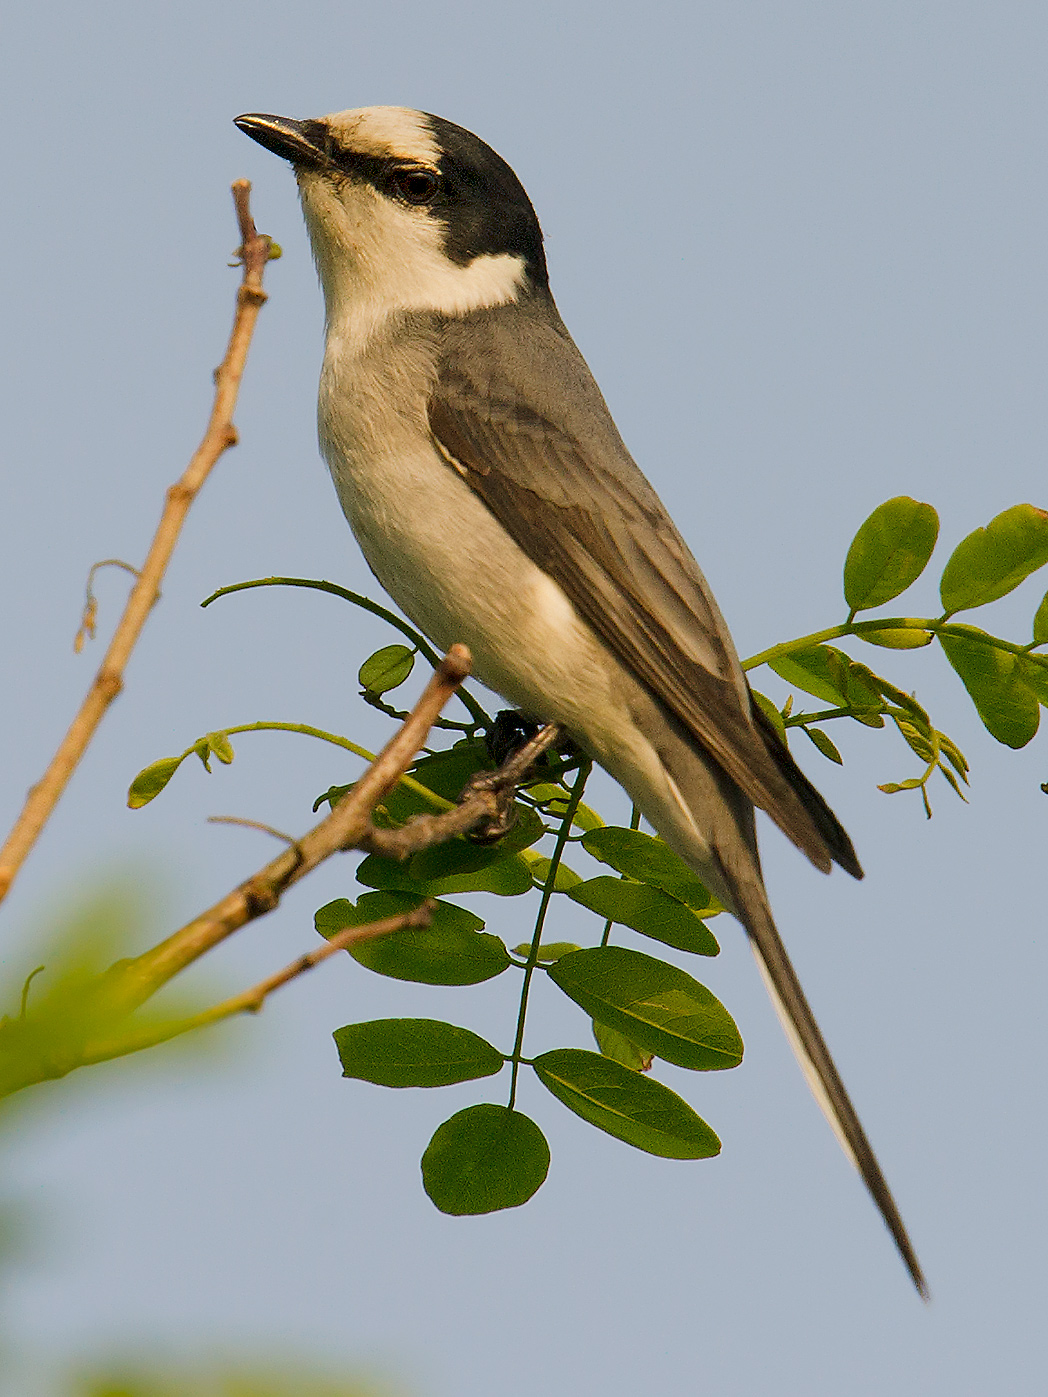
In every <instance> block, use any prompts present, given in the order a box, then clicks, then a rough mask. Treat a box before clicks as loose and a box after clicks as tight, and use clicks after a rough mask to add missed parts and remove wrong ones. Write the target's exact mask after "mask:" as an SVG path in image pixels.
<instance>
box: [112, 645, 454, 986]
mask: <svg viewBox="0 0 1048 1397" xmlns="http://www.w3.org/2000/svg"><path fill="white" fill-rule="evenodd" d="M469 668H470V654H469V651H468V650H467V649H466V647H465V646H464V645H453V646H452V647H451V649H450V650H449V651H448V653H447V654H446V655H445V656H444V659H443V660H442V661H441V663H440V665H439V667H438V668H437V670H436V671H435V672H434V674H433V676H432V677H431V679H430V681H429V683H428V684H427V685H426V687H425V689H424V690H423V692H422V695H421V697H420V698H419V701H418V703H416V705H415V707H414V708H413V709H412V711H411V714H410V716H409V717H408V719H407V720H406V722H405V723H404V724H403V725H402V726H401V727H400V728H398V730H397V731H396V733H394V735H393V737H392V738H391V739H390V740H389V742H387V743H386V745H385V747H383V749H382V751H381V752H380V753H379V754H378V757H377V758H376V759H375V761H374V762H372V764H371V766H369V767H368V769H367V771H366V772H365V773H364V775H363V776H362V777H361V778H360V780H359V781H358V782H357V783H356V785H355V786H354V787H353V788H352V790H350V791H348V792H347V793H346V794H345V795H344V796H343V797H342V799H341V800H340V801H339V802H338V804H337V805H336V806H335V808H334V809H333V810H332V811H331V813H330V814H329V815H328V816H326V818H325V819H323V820H321V822H320V823H319V824H318V825H314V827H313V828H312V829H311V830H310V831H309V832H308V834H304V835H303V836H302V838H301V839H299V840H297V841H296V843H295V844H294V846H293V847H292V848H290V849H286V850H285V851H284V852H283V853H281V854H278V855H277V857H276V858H275V859H273V860H271V861H270V862H269V863H267V864H266V866H265V867H264V868H261V869H259V871H258V872H257V873H256V874H255V875H254V876H253V877H251V878H249V879H248V880H247V881H246V882H244V883H241V884H240V886H239V887H238V888H234V889H233V891H232V892H230V893H227V894H226V896H225V897H224V898H222V899H221V900H220V901H219V902H216V903H215V905H214V906H213V907H209V908H208V910H207V911H206V912H203V913H201V915H200V916H199V917H195V918H194V919H193V920H192V921H191V922H188V923H187V924H186V925H185V926H184V927H182V928H181V929H180V930H178V931H176V932H175V933H174V934H173V935H172V936H169V937H168V938H167V940H166V941H162V942H161V943H160V945H159V946H154V947H153V949H152V950H149V951H146V952H145V953H144V954H143V955H141V956H139V957H138V958H137V959H136V960H134V961H132V962H130V963H128V964H127V965H125V966H123V967H121V975H122V977H123V979H124V982H125V984H126V986H127V991H126V994H127V1000H128V1003H129V1004H130V1005H134V1004H141V1003H143V1002H144V1001H145V1000H146V999H148V998H149V996H150V995H151V994H153V993H154V992H155V991H156V990H157V989H159V987H160V986H161V985H163V984H166V983H167V981H168V980H170V979H171V978H172V976H174V975H177V974H178V972H179V971H180V970H183V969H184V968H185V967H186V966H187V965H190V964H191V963H192V962H193V961H195V960H197V959H198V958H199V957H200V956H202V955H203V954H204V953H205V952H206V951H209V950H210V949H211V948H212V946H217V945H218V943H219V942H220V941H224V940H225V938H226V937H227V936H229V935H231V934H232V933H233V932H234V931H237V930H238V929H239V928H240V927H242V926H244V925H245V924H246V923H247V922H250V921H252V920H254V918H256V917H261V916H264V915H265V914H266V913H267V912H271V911H272V910H273V908H274V907H276V906H277V905H278V904H279V902H280V899H281V897H282V896H283V894H284V892H285V890H286V889H287V888H288V887H290V886H291V884H292V883H296V882H297V881H298V880H299V879H300V878H304V877H305V875H306V874H307V873H309V872H311V871H312V870H313V869H314V868H316V866H317V865H318V864H319V863H322V862H323V861H324V859H327V858H330V856H331V855H332V854H335V853H338V852H339V851H340V850H343V849H353V848H358V847H360V841H361V839H362V838H363V837H364V835H365V834H366V833H367V831H368V830H369V828H370V827H371V812H372V810H373V809H374V808H375V806H376V805H378V804H379V802H380V801H382V800H383V799H385V797H386V796H387V795H388V794H389V792H390V791H391V790H392V789H393V787H394V786H395V785H396V783H397V782H398V781H399V779H400V777H401V776H402V775H403V773H404V772H405V771H406V770H407V768H408V767H409V766H410V765H411V763H412V761H413V760H414V758H415V755H416V753H417V752H418V751H419V750H420V749H421V748H422V746H423V745H424V743H425V741H426V737H427V735H428V734H429V730H430V728H431V727H432V725H433V720H434V718H436V717H437V716H438V715H439V713H440V711H441V709H442V708H443V707H444V705H445V704H446V703H447V702H448V700H449V699H450V698H451V697H452V695H453V694H454V693H455V691H456V689H457V688H458V686H459V685H460V684H461V683H462V681H463V679H465V677H466V675H467V674H468V673H469Z"/></svg>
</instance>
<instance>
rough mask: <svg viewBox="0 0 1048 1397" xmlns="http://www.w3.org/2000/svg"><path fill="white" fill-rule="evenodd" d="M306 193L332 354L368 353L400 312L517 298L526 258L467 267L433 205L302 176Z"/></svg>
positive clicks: (486, 259)
mask: <svg viewBox="0 0 1048 1397" xmlns="http://www.w3.org/2000/svg"><path fill="white" fill-rule="evenodd" d="M299 192H300V194H301V198H302V209H303V213H304V215H305V220H306V227H307V229H308V231H309V237H310V242H311V243H312V245H313V256H314V258H315V260H316V264H317V271H318V273H319V275H320V282H321V286H322V287H323V291H324V302H325V307H326V313H327V330H328V348H329V352H331V351H332V350H334V349H336V344H335V343H333V341H336V342H337V349H338V352H340V353H346V352H348V353H351V354H352V353H354V352H356V353H361V352H363V351H364V350H365V349H366V348H367V345H368V344H369V343H370V341H371V340H372V338H373V337H374V335H375V334H376V333H377V332H378V331H380V330H381V328H382V326H383V325H384V324H385V323H386V322H387V321H388V320H389V319H390V317H391V316H394V315H396V314H398V313H403V312H410V311H436V312H439V313H442V314H444V315H452V316H460V315H466V314H468V313H469V312H470V311H473V310H483V309H487V308H488V307H491V306H500V305H506V304H508V303H509V302H511V301H515V300H516V299H517V296H518V294H519V292H520V290H521V287H522V286H523V284H524V280H525V263H524V259H523V258H522V257H516V256H513V255H512V254H510V253H502V254H500V255H497V256H489V255H484V256H479V257H475V258H474V259H473V260H472V261H471V262H469V263H468V264H467V265H465V266H460V265H458V264H457V263H455V262H452V261H451V260H450V258H448V256H447V255H446V253H445V251H444V230H443V228H442V227H441V225H440V223H439V222H438V221H437V220H436V219H435V218H434V217H432V215H431V214H430V213H429V212H428V211H427V210H426V209H416V208H411V207H409V206H407V205H401V204H398V203H395V202H394V201H393V200H392V199H389V198H386V197H385V196H384V195H382V194H381V193H379V192H378V190H376V189H375V188H374V187H373V186H372V185H370V184H367V183H365V182H363V181H356V180H350V179H346V180H343V181H341V182H339V183H337V184H336V183H333V182H332V181H331V179H330V178H329V177H328V176H326V175H323V174H320V173H318V172H314V171H310V170H303V171H301V172H300V174H299Z"/></svg>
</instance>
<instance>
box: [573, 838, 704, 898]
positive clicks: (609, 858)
mask: <svg viewBox="0 0 1048 1397" xmlns="http://www.w3.org/2000/svg"><path fill="white" fill-rule="evenodd" d="M582 847H583V848H584V849H585V850H586V852H587V854H591V855H592V856H593V857H594V858H595V859H597V860H598V861H599V862H600V863H606V864H608V866H609V867H610V868H613V869H614V870H615V872H616V873H623V874H625V876H626V877H627V878H632V879H633V880H634V881H635V882H637V883H647V884H648V885H649V886H650V887H653V888H661V889H662V891H663V892H666V893H669V895H670V897H675V898H676V899H677V901H678V902H683V903H684V905H685V906H686V907H691V908H692V909H693V910H694V911H696V912H702V913H704V914H705V915H706V916H710V917H712V916H713V915H714V914H715V913H717V912H720V911H722V910H723V909H722V907H721V905H720V903H719V902H718V901H717V899H716V898H715V897H714V896H713V894H712V893H711V892H710V891H709V889H708V888H707V887H706V886H705V885H704V884H703V883H700V882H699V880H698V878H697V877H696V876H695V874H694V873H693V872H692V871H691V869H690V868H689V867H688V865H687V864H686V863H685V862H684V860H683V859H682V858H681V857H680V856H679V855H678V854H675V853H674V852H673V850H672V849H671V848H670V847H669V845H668V844H664V843H663V841H662V840H661V839H656V838H655V836H654V835H651V834H642V833H641V832H640V830H637V829H620V828H618V827H617V826H615V825H608V826H606V827H605V828H604V829H595V830H590V831H589V832H588V833H586V834H584V835H583V837H582Z"/></svg>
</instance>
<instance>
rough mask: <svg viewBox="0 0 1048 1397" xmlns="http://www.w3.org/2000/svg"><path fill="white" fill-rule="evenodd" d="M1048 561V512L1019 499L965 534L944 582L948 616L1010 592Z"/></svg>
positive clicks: (941, 588)
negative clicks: (980, 526)
mask: <svg viewBox="0 0 1048 1397" xmlns="http://www.w3.org/2000/svg"><path fill="white" fill-rule="evenodd" d="M1045 563H1048V514H1046V513H1045V512H1044V510H1043V509H1035V508H1034V507H1033V505H1032V504H1017V505H1013V506H1012V508H1011V509H1006V510H1005V511H1004V513H1003V514H998V515H997V517H996V518H995V519H991V520H990V522H989V523H988V524H987V525H986V528H985V529H976V530H975V531H974V532H973V533H970V534H969V535H968V537H967V538H965V539H962V540H961V542H960V543H959V544H958V545H957V547H956V548H955V549H954V550H953V552H952V554H951V555H950V559H949V561H948V562H947V564H946V567H945V568H944V569H943V575H942V581H941V582H940V583H939V595H940V597H941V598H942V604H943V610H944V611H945V612H946V614H947V615H948V616H952V615H953V614H954V612H956V611H966V610H967V609H968V608H969V607H972V606H986V605H987V604H988V603H989V602H992V601H997V600H998V598H1000V597H1004V596H1007V595H1008V593H1009V592H1011V591H1013V590H1014V589H1015V588H1016V587H1018V585H1019V583H1020V582H1023V581H1025V579H1026V578H1027V577H1029V575H1030V574H1031V573H1032V572H1036V571H1037V569H1038V568H1040V567H1043V566H1044V564H1045Z"/></svg>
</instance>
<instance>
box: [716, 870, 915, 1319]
mask: <svg viewBox="0 0 1048 1397" xmlns="http://www.w3.org/2000/svg"><path fill="white" fill-rule="evenodd" d="M736 891H737V894H741V896H739V895H737V898H736V906H737V907H738V912H737V915H738V917H739V920H740V921H741V922H742V924H743V926H744V927H745V928H746V934H747V936H748V937H749V941H750V948H751V950H752V951H753V956H754V959H755V960H756V962H757V967H758V969H759V970H760V972H761V975H762V977H763V979H764V983H765V985H766V986H767V988H768V993H769V995H770V996H771V1001H772V1003H773V1004H774V1006H775V1011H776V1013H777V1014H778V1016H779V1020H780V1022H781V1023H782V1026H783V1028H784V1030H785V1032H786V1037H787V1038H788V1039H789V1041H790V1046H791V1047H792V1048H793V1051H794V1053H795V1054H796V1056H797V1061H798V1062H799V1063H800V1065H801V1070H802V1071H803V1073H804V1076H805V1078H806V1080H807V1082H808V1085H809V1086H810V1087H811V1090H812V1094H813V1095H814V1097H815V1099H816V1101H817V1102H818V1103H819V1105H820V1106H821V1107H822V1110H823V1114H824V1115H825V1116H826V1119H827V1120H828V1121H829V1123H830V1125H831V1127H832V1128H833V1132H834V1134H835V1135H836V1136H837V1139H838V1140H839V1141H840V1143H841V1147H842V1148H843V1150H844V1153H845V1154H846V1155H847V1156H848V1158H849V1159H850V1160H851V1162H852V1163H853V1164H854V1165H855V1167H856V1169H857V1170H858V1171H859V1174H860V1175H861V1176H862V1180H863V1183H864V1184H865V1185H866V1187H867V1189H868V1190H869V1192H870V1196H871V1197H872V1199H873V1201H874V1203H875V1204H876V1205H877V1208H878V1210H879V1211H880V1214H881V1217H882V1218H883V1219H884V1225H885V1226H886V1227H887V1229H888V1231H889V1232H890V1233H891V1235H892V1237H893V1239H894V1241H895V1245H896V1246H897V1247H898V1249H899V1254H900V1255H901V1256H902V1259H903V1261H904V1262H905V1264H906V1269H907V1270H908V1271H909V1273H910V1276H911V1278H912V1279H913V1283H914V1285H915V1286H916V1287H917V1291H918V1293H919V1294H920V1295H921V1297H922V1298H923V1299H925V1300H927V1299H928V1298H929V1297H928V1286H927V1283H926V1281H925V1279H924V1272H923V1271H922V1270H921V1264H920V1262H919V1261H918V1260H917V1253H916V1252H915V1250H914V1248H913V1243H912V1242H911V1241H910V1238H909V1234H908V1233H907V1231H906V1227H905V1224H904V1223H903V1220H902V1217H901V1215H900V1213H899V1209H898V1208H897V1207H896V1204H895V1199H894V1198H893V1197H892V1193H891V1189H890V1188H889V1187H888V1182H887V1180H886V1179H885V1177H884V1174H883V1172H882V1170H881V1166H880V1165H879V1164H878V1163H877V1156H876V1155H875V1154H874V1152H873V1146H872V1145H871V1144H870V1141H869V1139H868V1137H867V1135H866V1131H865V1130H864V1129H863V1127H862V1122H861V1121H860V1120H859V1117H858V1115H857V1113H856V1110H855V1107H854V1106H853V1105H852V1103H851V1098H850V1097H849V1095H848V1093H847V1091H846V1090H845V1087H844V1083H843V1082H842V1081H841V1077H840V1073H839V1072H838V1071H837V1068H836V1066H835V1064H834V1061H833V1058H832V1057H831V1056H830V1051H829V1049H828V1048H827V1046H826V1041H825V1039H824V1038H823V1036H822V1031H821V1030H820V1028H819V1025H818V1024H817V1023H816V1021H815V1015H814V1014H813V1013H812V1011H811V1007H810V1005H809V1004H808V1001H807V999H806V998H805V995H804V991H803V990H802V989H801V984H800V981H799V980H798V979H797V972H796V971H795V970H794V968H793V965H792V963H791V961H790V958H789V956H788V955H787V953H786V947H785V946H784V945H783V943H782V938H781V937H780V935H779V933H778V930H777V928H776V926H775V923H774V921H773V920H772V916H771V912H770V911H769V909H768V905H767V902H766V901H765V899H764V897H763V893H761V894H760V895H759V896H755V895H754V890H753V889H747V890H746V892H745V893H744V892H743V890H742V889H741V888H740V889H737V890H736ZM747 894H748V895H747ZM740 904H742V905H740Z"/></svg>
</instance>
